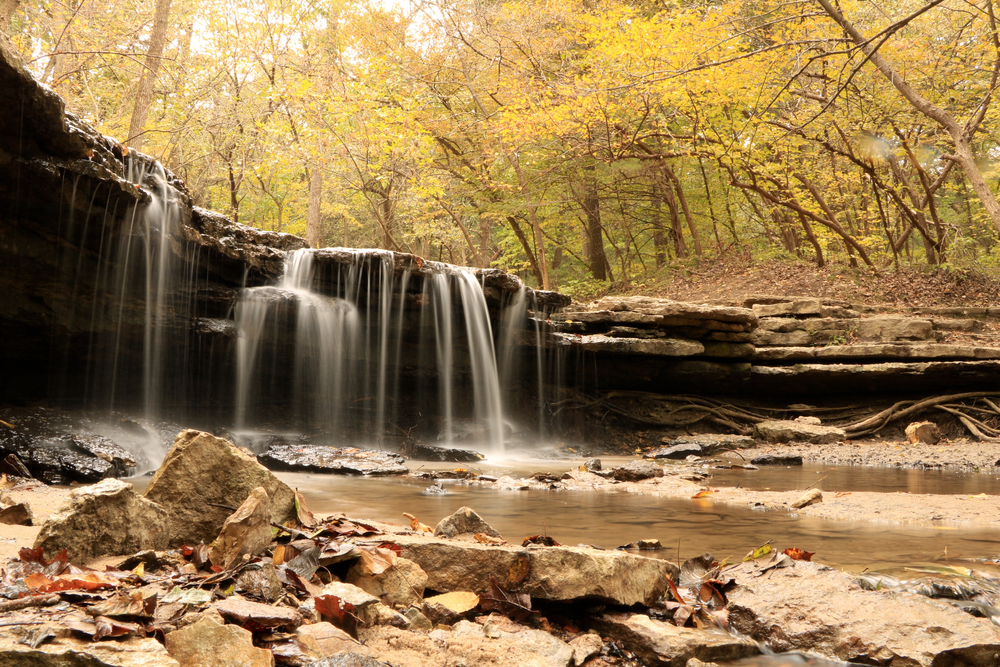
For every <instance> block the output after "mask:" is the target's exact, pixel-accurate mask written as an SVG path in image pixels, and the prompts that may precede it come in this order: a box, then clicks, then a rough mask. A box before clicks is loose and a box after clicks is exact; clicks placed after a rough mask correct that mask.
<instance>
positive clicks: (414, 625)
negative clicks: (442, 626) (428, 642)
mask: <svg viewBox="0 0 1000 667" xmlns="http://www.w3.org/2000/svg"><path fill="white" fill-rule="evenodd" d="M402 613H403V616H404V617H406V621H407V623H408V624H409V626H408V629H409V630H413V631H415V632H430V631H431V628H433V627H434V625H433V624H432V623H431V622H430V621H429V620H428V619H427V617H426V616H424V615H423V614H421V613H420V610H419V609H417V608H416V607H407V608H406V609H404V610H403V612H402Z"/></svg>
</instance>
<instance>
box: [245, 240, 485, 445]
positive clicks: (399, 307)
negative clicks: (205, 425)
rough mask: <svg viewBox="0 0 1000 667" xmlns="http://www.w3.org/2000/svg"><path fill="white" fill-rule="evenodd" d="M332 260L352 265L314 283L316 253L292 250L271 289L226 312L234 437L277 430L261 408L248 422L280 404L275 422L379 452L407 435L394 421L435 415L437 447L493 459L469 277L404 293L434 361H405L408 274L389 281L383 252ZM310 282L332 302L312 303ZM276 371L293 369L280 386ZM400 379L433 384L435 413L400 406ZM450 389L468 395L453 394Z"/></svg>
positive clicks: (480, 304) (478, 312)
mask: <svg viewBox="0 0 1000 667" xmlns="http://www.w3.org/2000/svg"><path fill="white" fill-rule="evenodd" d="M335 251H336V252H338V253H350V254H352V257H353V261H352V263H351V264H350V265H349V266H347V267H346V268H344V267H343V265H337V268H336V269H335V271H336V276H335V277H331V276H325V277H324V279H323V280H322V281H321V279H320V277H319V276H317V275H316V268H315V260H316V257H317V256H318V253H322V252H323V251H312V250H299V251H296V252H295V253H293V254H291V255H289V256H288V257H287V259H286V265H285V267H286V268H285V274H284V277H283V278H282V280H281V281H280V283H279V284H278V285H277V286H275V287H254V288H248V289H245V290H243V292H242V293H241V296H240V300H239V302H238V304H237V306H236V311H235V320H236V323H237V325H238V328H239V331H240V335H239V340H238V342H237V346H236V347H237V351H236V357H237V363H236V368H237V371H236V396H235V399H236V408H235V428H236V430H237V431H240V432H245V431H252V430H253V429H255V428H257V427H259V426H262V425H263V424H264V422H268V423H271V424H274V423H275V422H276V421H278V422H280V421H281V420H280V419H277V420H276V419H275V413H274V411H273V410H271V409H270V408H267V409H266V419H259V418H257V413H258V412H259V411H260V410H261V409H265V408H261V407H260V406H263V405H268V406H272V407H274V406H279V410H278V412H279V413H280V412H281V411H282V410H283V411H284V412H285V413H287V414H288V416H289V417H294V419H289V420H287V421H288V422H289V425H290V426H291V425H292V422H294V423H295V424H299V425H304V426H306V427H307V428H310V429H313V430H317V431H322V432H326V433H327V434H328V435H329V436H331V437H336V439H337V440H338V441H343V438H344V437H346V438H349V439H350V440H351V441H357V440H358V439H359V434H360V433H364V434H366V436H367V439H368V441H369V442H370V443H371V444H376V443H377V444H381V443H382V441H383V440H384V439H385V438H386V437H389V436H399V435H401V434H405V433H406V432H407V429H406V428H403V427H402V426H400V425H399V418H400V415H401V413H406V414H407V415H408V416H409V417H410V418H412V419H413V420H415V421H416V424H417V425H422V426H423V428H424V429H426V427H427V426H429V425H430V422H431V421H432V417H431V414H435V415H438V416H439V420H438V423H439V425H440V427H441V428H440V429H439V439H440V440H441V441H443V443H444V444H447V445H454V444H462V445H467V444H472V445H474V446H476V447H477V448H479V449H482V450H484V451H488V452H489V453H490V454H492V455H499V454H501V453H502V452H503V446H504V422H503V407H502V402H501V392H500V381H499V378H498V374H497V360H496V354H495V352H494V345H493V333H492V328H491V325H490V317H489V311H488V308H487V304H486V300H485V297H484V295H483V290H482V287H481V286H480V285H479V283H478V282H477V279H476V277H475V275H474V274H472V273H469V272H465V271H455V270H454V268H452V267H446V266H444V265H442V266H441V270H439V271H434V272H427V274H426V275H424V277H423V281H422V282H423V289H422V296H420V298H419V299H417V298H416V297H417V295H416V294H414V295H413V297H414V299H412V300H411V301H412V302H414V303H420V304H423V308H422V309H421V316H420V327H419V328H420V329H421V330H422V331H424V332H425V333H426V335H428V336H433V344H432V347H433V350H434V355H433V359H431V358H425V359H412V358H406V357H405V355H404V348H406V346H407V345H408V344H409V343H408V342H407V341H406V340H405V337H404V330H405V328H406V323H407V315H406V313H407V308H408V307H409V303H408V299H407V294H408V293H409V292H408V290H409V288H410V283H411V280H410V273H409V271H403V272H401V275H398V276H397V275H396V273H395V261H394V255H393V254H392V253H389V252H374V251H348V250H344V249H335ZM318 282H323V284H324V286H325V290H326V291H327V292H333V293H334V294H335V296H326V295H323V294H320V293H318V292H317V291H316V285H317V283H318ZM394 294H398V295H399V296H398V298H396V299H394V298H393V295H394ZM458 320H461V324H458ZM456 325H458V326H456ZM466 350H467V352H466ZM414 361H415V362H416V363H413V362H414ZM283 368H285V369H287V368H294V373H293V374H292V378H291V380H288V379H287V373H285V374H284V375H283V373H282V372H281V371H282V369H283ZM406 369H409V370H408V371H406ZM404 371H406V372H408V373H409V374H410V375H412V374H414V373H415V374H416V375H417V376H421V377H433V378H434V380H433V381H434V384H435V385H436V388H437V392H436V393H437V401H436V404H435V405H433V406H428V405H427V403H426V401H424V402H422V403H420V404H419V405H402V404H401V403H400V399H399V397H400V387H401V386H402V385H403V383H405V382H410V381H415V380H413V378H411V377H409V376H408V377H406V378H404V377H403V375H404ZM460 383H462V384H463V386H465V385H469V386H470V389H471V392H468V391H463V392H461V393H460V392H458V390H457V387H458V386H459V384H460ZM417 393H418V394H419V392H417ZM470 399H471V400H470ZM460 414H463V415H464V414H468V416H470V417H471V418H472V419H471V423H472V424H473V426H472V427H467V426H466V425H467V424H468V423H469V420H464V421H463V427H462V428H457V427H456V424H457V423H458V419H457V417H458V415H460Z"/></svg>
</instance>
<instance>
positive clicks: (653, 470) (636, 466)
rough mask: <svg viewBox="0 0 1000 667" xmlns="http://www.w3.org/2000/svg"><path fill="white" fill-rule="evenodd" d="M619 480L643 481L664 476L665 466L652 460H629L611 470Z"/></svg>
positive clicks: (613, 475)
mask: <svg viewBox="0 0 1000 667" xmlns="http://www.w3.org/2000/svg"><path fill="white" fill-rule="evenodd" d="M611 476H612V477H614V478H615V479H617V480H618V481H619V482H641V481H642V480H644V479H652V478H654V477H663V466H661V465H660V464H659V463H653V462H652V461H629V462H628V463H625V464H623V465H620V466H618V467H616V468H613V469H612V470H611Z"/></svg>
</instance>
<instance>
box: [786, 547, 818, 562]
mask: <svg viewBox="0 0 1000 667" xmlns="http://www.w3.org/2000/svg"><path fill="white" fill-rule="evenodd" d="M781 553H783V554H785V555H786V556H788V557H789V558H791V559H792V560H806V561H812V557H813V556H815V555H816V552H814V551H805V550H804V549H799V548H798V547H792V548H790V549H785V550H784V551H782V552H781Z"/></svg>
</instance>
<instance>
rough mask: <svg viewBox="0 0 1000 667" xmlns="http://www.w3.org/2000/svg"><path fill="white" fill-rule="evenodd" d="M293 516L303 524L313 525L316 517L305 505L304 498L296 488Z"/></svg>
mask: <svg viewBox="0 0 1000 667" xmlns="http://www.w3.org/2000/svg"><path fill="white" fill-rule="evenodd" d="M295 517H296V518H297V519H298V520H299V523H300V524H301V525H303V526H315V525H316V517H315V516H313V513H312V512H310V511H309V508H308V507H306V499H305V498H303V497H302V494H301V493H299V490H298V489H295Z"/></svg>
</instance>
